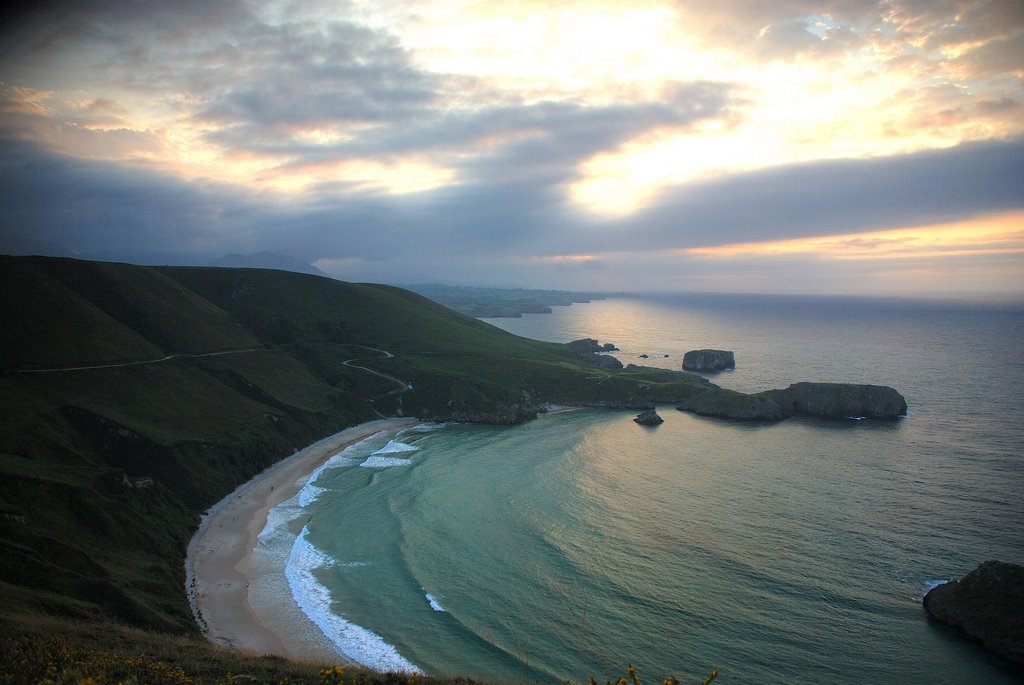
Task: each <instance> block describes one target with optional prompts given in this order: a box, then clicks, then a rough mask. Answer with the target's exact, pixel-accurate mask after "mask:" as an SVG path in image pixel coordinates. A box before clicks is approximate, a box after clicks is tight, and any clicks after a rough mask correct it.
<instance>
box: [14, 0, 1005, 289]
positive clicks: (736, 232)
mask: <svg viewBox="0 0 1024 685" xmlns="http://www.w3.org/2000/svg"><path fill="white" fill-rule="evenodd" d="M264 250H267V251H271V252H275V253H278V254H281V255H285V256H287V257H291V258H297V259H300V260H303V261H307V262H310V263H312V264H314V265H315V266H316V267H318V268H319V269H321V270H322V271H324V272H325V273H327V274H330V275H332V276H335V277H338V278H341V279H344V280H349V281H373V282H390V283H420V282H444V283H450V284H464V285H485V286H506V287H537V288H564V289H574V290H606V291H732V292H809V293H822V294H832V293H844V294H865V295H936V296H942V295H945V294H951V293H972V292H992V293H1003V294H1022V293H1024V2H1022V0H977V1H968V0H962V1H961V0H848V1H844V0H775V1H773V2H761V1H760V0H715V2H701V1H697V0H664V1H655V0H650V1H648V0H637V1H633V2H623V1H621V0H617V1H608V2H605V1H603V0H587V1H585V2H582V1H579V2H578V1H576V0H561V1H560V2H557V3H551V2H539V1H536V2H535V1H534V0H510V1H509V2H497V1H495V2H472V1H469V0H401V1H400V0H370V1H362V0H350V1H332V2H326V1H320V0H289V1H274V0H269V1H266V2H246V1H243V0H217V1H215V2H210V1H209V0H178V1H176V2H171V1H168V0H163V1H161V0H145V1H136V2H132V1H122V0H118V1H114V0H79V1H77V2H66V3H52V2H50V3H47V2H36V3H31V4H26V5H25V6H24V7H21V6H15V7H14V8H11V7H8V9H5V10H3V11H2V14H0V251H8V252H18V251H21V252H50V253H54V254H57V253H62V254H69V255H77V256H81V257H86V258H99V259H114V260H122V261H133V262H138V263H152V264H166V263H172V264H207V263H210V262H212V261H214V260H216V259H217V258H219V257H221V256H223V255H225V254H229V253H242V254H249V253H255V252H259V251H264Z"/></svg>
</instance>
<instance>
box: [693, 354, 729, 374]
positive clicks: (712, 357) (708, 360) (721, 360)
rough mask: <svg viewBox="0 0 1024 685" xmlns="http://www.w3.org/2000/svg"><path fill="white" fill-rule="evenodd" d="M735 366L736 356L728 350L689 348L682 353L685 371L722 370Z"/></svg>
mask: <svg viewBox="0 0 1024 685" xmlns="http://www.w3.org/2000/svg"><path fill="white" fill-rule="evenodd" d="M735 368H736V356H735V355H734V354H733V353H732V352H731V351H729V350H690V351H689V352H687V353H686V354H684V355H683V369H684V370H685V371H724V370H725V369H735Z"/></svg>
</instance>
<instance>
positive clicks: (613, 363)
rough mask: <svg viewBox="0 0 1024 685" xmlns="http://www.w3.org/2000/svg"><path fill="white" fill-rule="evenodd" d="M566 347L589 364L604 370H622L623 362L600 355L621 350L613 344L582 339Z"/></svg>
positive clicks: (567, 344) (592, 339)
mask: <svg viewBox="0 0 1024 685" xmlns="http://www.w3.org/2000/svg"><path fill="white" fill-rule="evenodd" d="M565 346H566V347H568V348H569V349H570V350H572V351H573V352H575V353H576V354H577V355H578V356H579V358H580V359H582V360H583V361H585V362H587V363H588V364H593V365H594V366H600V367H601V368H602V369H621V368H622V362H620V361H619V360H618V359H616V358H615V357H611V356H608V355H605V354H600V353H601V352H614V351H615V350H617V349H619V348H617V347H615V345H613V344H612V343H605V344H604V345H602V344H601V343H599V342H598V341H597V340H595V339H594V338H580V339H579V340H573V341H572V342H567V343H565Z"/></svg>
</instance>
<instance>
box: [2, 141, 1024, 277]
mask: <svg viewBox="0 0 1024 685" xmlns="http://www.w3.org/2000/svg"><path fill="white" fill-rule="evenodd" d="M0 149H2V150H3V151H4V155H3V159H4V161H3V163H2V164H0V189H2V193H0V227H2V228H0V236H7V237H10V236H19V237H22V238H32V239H36V240H46V241H52V242H56V243H61V244H64V245H66V246H68V247H70V248H72V249H73V250H75V251H79V252H102V251H105V253H106V254H115V253H117V254H124V255H128V254H129V252H130V251H131V250H136V251H137V252H140V253H141V252H146V253H147V254H149V255H150V257H147V259H146V261H153V260H155V259H156V257H155V256H153V255H155V254H156V253H161V254H165V255H166V258H165V259H166V260H170V261H185V262H187V261H200V262H201V261H203V260H208V259H211V258H215V257H218V256H220V255H222V254H225V253H229V252H246V251H256V250H260V249H271V250H277V251H280V252H284V253H287V254H292V255H294V256H297V257H301V258H303V259H306V260H311V261H312V260H316V259H321V258H329V259H340V258H360V259H364V260H371V261H372V260H381V261H383V260H388V259H392V258H393V259H395V260H409V259H420V260H429V259H430V258H431V256H432V255H434V254H437V255H443V256H444V257H445V258H446V259H450V258H453V257H455V256H457V255H463V256H465V257H467V258H469V257H474V256H477V257H487V258H494V259H497V258H500V257H522V258H526V257H530V256H534V255H541V256H543V255H559V254H601V253H603V252H630V251H636V252H644V251H651V250H659V249H665V248H687V247H697V246H707V245H720V244H726V243H736V242H750V241H764V240H779V239H786V238H795V237H807V236H815V235H831V234H837V233H846V232H857V231H866V230H872V229H885V228H898V227H905V226H913V225H924V224H928V223H933V222H948V221H955V220H961V219H966V218H970V217H974V216H977V215H980V214H984V213H988V212H993V211H999V210H1009V209H1020V208H1024V141H1022V140H1014V141H1009V142H987V143H975V144H967V145H962V146H959V147H956V148H952V149H949V150H942V151H934V152H925V153H918V154H913V155H904V156H900V157H893V158H884V159H871V160H861V161H842V162H818V163H810V164H804V165H798V166H793V167H788V168H780V169H774V170H769V171H762V172H753V173H747V174H743V175H740V176H735V177H730V178H726V179H721V180H718V181H709V182H705V183H703V184H695V185H689V186H686V187H681V188H677V189H675V190H672V191H666V192H665V193H663V194H662V196H661V197H660V198H658V202H657V204H656V205H655V206H654V207H652V208H651V209H649V210H648V211H646V212H644V213H642V214H639V215H636V216H633V217H630V218H629V219H628V220H621V221H619V222H611V223H609V222H604V223H603V224H600V225H596V224H594V223H593V222H591V221H587V220H584V219H583V218H581V217H579V216H577V215H574V214H572V213H570V212H569V211H568V210H567V209H566V207H565V206H564V204H563V203H562V200H561V199H560V196H559V195H558V194H556V193H555V192H554V191H553V189H552V188H551V186H550V184H549V183H547V182H546V181H545V180H540V181H535V182H534V181H530V180H528V179H519V180H517V181H516V182H515V183H512V182H495V183H492V184H486V183H477V184H468V185H466V186H458V185H456V186H450V187H447V188H443V189H440V190H438V191H434V192H426V193H417V194H413V195H410V196H404V197H400V198H395V197H389V196H384V195H373V194H351V195H347V196H344V197H342V198H339V199H338V200H337V201H336V202H333V203H329V202H327V201H326V200H325V198H322V197H321V198H317V199H315V201H313V200H312V199H311V202H310V204H309V205H307V206H304V207H302V206H295V205H288V206H283V205H278V204H275V203H273V202H271V201H270V200H269V199H265V198H260V197H257V196H251V195H241V194H239V193H238V191H237V190H236V189H232V188H227V187H224V186H216V185H211V184H198V183H185V182H182V181H179V180H176V179H172V178H169V177H166V176H161V175H158V174H154V173H145V172H138V171H131V170H127V169H124V168H122V167H119V166H117V165H113V164H108V163H99V162H82V161H73V160H69V159H67V158H63V157H60V156H57V155H54V154H52V153H47V152H44V151H42V150H41V149H39V148H36V147H34V146H31V145H27V144H22V143H13V142H11V141H2V142H0ZM0 247H2V245H0ZM118 251H120V252H118ZM125 258H127V257H125ZM156 260H157V261H160V260H159V259H156Z"/></svg>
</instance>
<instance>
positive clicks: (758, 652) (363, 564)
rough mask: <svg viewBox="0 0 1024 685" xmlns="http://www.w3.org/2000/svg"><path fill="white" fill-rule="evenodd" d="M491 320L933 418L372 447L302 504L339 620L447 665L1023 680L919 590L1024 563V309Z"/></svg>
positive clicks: (431, 437)
mask: <svg viewBox="0 0 1024 685" xmlns="http://www.w3.org/2000/svg"><path fill="white" fill-rule="evenodd" d="M492 323H494V324H496V325H499V326H501V327H503V328H505V329H506V330H510V331H511V332H513V333H516V334H520V335H527V336H528V337H533V338H538V339H546V340H555V341H568V340H571V339H575V338H580V337H596V338H599V339H600V340H601V341H602V342H605V341H611V342H614V343H615V344H616V345H618V346H619V348H620V351H619V352H618V353H616V356H618V357H619V358H620V359H621V360H622V361H623V362H625V363H629V362H635V363H645V364H649V365H654V366H662V367H665V368H679V364H680V362H681V357H682V353H683V352H684V351H686V350H688V349H695V348H700V347H718V348H724V349H732V350H734V351H735V352H736V358H737V368H736V370H735V371H732V372H725V373H722V374H717V375H715V376H714V377H713V378H712V380H713V381H714V382H716V383H718V384H720V385H723V386H725V387H730V388H735V389H738V390H744V391H756V390H763V389H767V388H771V387H784V386H785V385H787V384H788V383H790V382H795V381H799V380H816V381H843V382H862V383H878V384H885V385H891V386H893V387H896V388H897V389H898V390H900V391H901V392H902V393H903V394H904V395H905V396H906V398H907V401H908V404H909V406H910V416H909V417H907V418H906V419H903V420H900V421H897V422H892V423H875V422H869V421H859V422H858V421H813V420H789V421H786V422H783V423H778V424H768V425H758V424H742V423H729V422H724V421H718V420H713V419H704V418H700V417H696V416H693V415H689V414H684V413H681V412H677V411H675V410H674V409H673V408H671V407H661V408H659V411H660V413H661V414H662V416H663V417H664V418H665V423H664V424H662V425H661V426H659V427H657V428H654V429H649V428H644V427H640V426H637V425H636V424H635V423H633V422H632V416H633V414H632V413H628V412H612V411H597V410H577V411H569V412H560V413H554V414H551V415H547V416H543V417H541V418H540V419H538V420H536V421H532V422H528V423H526V424H524V425H522V426H517V427H511V428H509V427H493V426H464V425H458V426H446V427H443V428H437V427H434V426H429V427H428V426H424V427H421V428H420V429H414V430H411V431H407V432H405V433H403V434H400V435H398V436H385V437H382V438H379V439H377V441H376V442H374V441H370V442H368V443H365V444H363V445H360V446H359V447H358V448H356V449H354V450H351V451H350V452H349V453H347V454H346V457H347V458H346V459H345V460H340V461H339V462H338V464H337V466H336V467H335V468H331V469H326V470H324V471H323V472H322V473H320V474H319V476H318V478H317V479H316V483H315V487H316V488H317V492H318V495H317V497H316V498H315V501H312V502H309V503H308V504H307V507H306V513H307V516H306V517H305V518H304V519H303V526H304V528H305V531H306V533H305V534H304V535H303V536H302V540H303V541H304V542H307V543H309V544H311V545H312V546H314V547H315V549H316V550H317V551H318V553H319V554H321V555H322V558H321V560H320V561H319V562H317V564H318V565H317V566H316V567H315V568H314V569H313V570H312V576H313V577H315V579H316V583H318V584H319V586H320V588H321V589H326V592H327V594H328V595H329V597H330V599H331V603H330V607H329V608H330V610H331V611H333V612H335V613H336V614H338V615H339V616H344V617H345V619H346V620H347V621H349V622H351V623H352V624H355V625H358V626H362V627H363V628H365V629H367V630H369V631H372V632H373V634H375V635H377V636H378V637H379V638H380V641H381V643H382V644H386V645H388V646H390V647H391V648H393V649H394V650H395V651H396V652H397V653H398V654H400V655H401V657H402V658H403V659H404V660H407V662H408V663H411V664H414V665H415V666H416V667H418V668H419V669H422V670H424V671H426V672H430V673H449V674H451V673H458V674H469V675H475V676H483V677H488V678H493V679H499V680H501V679H514V680H543V681H561V680H562V679H570V680H573V681H585V680H586V678H587V677H589V676H593V677H595V678H596V679H598V680H599V681H602V682H603V681H604V680H606V679H612V678H617V677H619V676H621V675H625V669H626V666H627V664H633V665H634V666H636V667H637V669H638V671H639V672H640V675H641V677H642V678H646V679H647V680H648V681H650V680H651V679H652V678H653V679H661V678H664V677H666V676H668V675H670V674H674V675H676V676H677V677H679V678H680V679H681V680H683V682H687V680H689V681H694V680H699V679H700V678H703V677H706V676H707V674H708V673H710V671H711V670H712V669H720V670H721V676H720V682H731V683H748V682H749V683H755V682H757V683H763V682H779V681H787V682H836V683H855V682H863V681H865V680H868V679H871V680H875V681H878V682H897V681H899V682H903V683H922V684H923V683H941V682H950V683H954V682H955V683H963V682H993V683H1002V682H1014V681H1015V677H1014V675H1013V673H1012V672H1011V670H1010V669H1009V668H1008V666H1007V665H1006V664H1005V663H1004V662H1002V661H1001V660H1000V659H998V658H997V657H994V656H991V655H989V654H987V653H986V652H984V651H983V650H982V649H980V648H979V647H978V646H977V645H974V644H971V643H969V642H966V641H964V640H962V639H961V638H960V637H959V636H957V635H956V634H955V633H953V631H951V630H948V629H946V628H945V627H943V626H939V625H936V624H934V623H933V622H931V621H929V620H928V619H927V617H926V616H925V614H924V612H923V610H922V608H921V605H920V597H921V595H922V594H923V593H924V591H925V590H926V589H927V587H929V585H930V584H932V583H934V582H936V581H940V580H945V579H948V578H951V577H955V576H958V575H960V574H962V573H964V572H966V571H967V570H969V569H970V568H973V567H974V566H975V565H976V564H977V563H979V562H980V561H983V560H985V559H990V558H997V559H1003V560H1006V561H1016V562H1018V563H1021V562H1024V549H1022V541H1024V503H1022V496H1021V493H1024V463H1022V461H1021V455H1020V446H1021V445H1022V444H1024V429H1022V422H1021V421H1020V419H1021V414H1020V406H1021V400H1022V399H1024V395H1022V392H1024V391H1022V388H1024V357H1022V355H1021V352H1020V350H1021V349H1022V348H1024V345H1022V343H1024V308H1022V307H1020V306H1019V305H1015V304H983V303H962V302H926V301H913V300H867V299H855V298H813V297H782V296H779V297H769V296H727V295H720V296H700V297H697V296H647V297H644V298H636V299H611V300H605V301H597V302H593V303H590V304H584V305H573V306H571V307H567V308H559V309H556V310H555V312H554V313H552V314H550V315H526V316H524V317H523V318H522V319H503V320H495V321H492ZM640 355H647V358H646V359H642V358H641V357H640ZM665 355H668V356H667V357H666V356H665ZM392 439H394V442H392V443H390V444H389V443H388V441H389V440H392ZM381 450H383V451H381ZM374 452H377V454H374ZM361 464H362V465H361ZM298 533H299V531H293V539H294V540H297V539H298V537H297V536H298ZM291 544H293V545H294V543H291ZM324 560H327V561H324ZM295 589H296V588H294V587H293V591H295ZM442 609H443V610H442Z"/></svg>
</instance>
